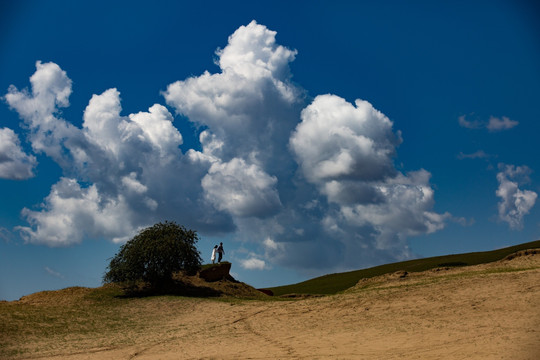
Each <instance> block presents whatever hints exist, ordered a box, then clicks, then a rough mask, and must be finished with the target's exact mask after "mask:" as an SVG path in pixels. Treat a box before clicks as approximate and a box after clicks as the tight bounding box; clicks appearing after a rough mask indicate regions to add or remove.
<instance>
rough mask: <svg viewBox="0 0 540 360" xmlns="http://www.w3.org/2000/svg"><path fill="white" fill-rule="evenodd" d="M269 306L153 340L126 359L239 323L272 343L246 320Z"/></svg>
mask: <svg viewBox="0 0 540 360" xmlns="http://www.w3.org/2000/svg"><path fill="white" fill-rule="evenodd" d="M268 310H269V308H265V309H262V310H258V311H255V312H252V313H249V314H246V315H243V316H241V317H239V318H237V319H235V320H233V321H227V322H225V323H221V324H217V325H212V326H210V327H209V328H203V329H200V330H196V331H190V332H186V333H183V334H182V335H176V336H172V337H170V338H167V339H164V340H160V341H157V342H153V343H151V344H148V345H146V346H141V347H140V348H139V349H138V350H136V351H135V352H134V353H132V354H130V355H129V356H128V357H127V358H126V359H127V360H133V359H137V358H139V357H141V356H144V355H146V354H148V353H149V352H152V350H153V349H156V348H158V347H162V346H166V345H167V344H172V343H175V342H176V341H178V340H179V339H182V338H189V337H194V336H196V335H201V334H207V333H211V332H212V331H213V330H215V329H219V328H228V327H231V326H232V325H234V324H241V325H243V326H244V327H245V328H246V331H247V332H248V333H251V334H253V335H255V336H256V337H259V338H262V339H264V340H265V341H266V342H269V343H272V344H274V343H273V342H272V341H271V339H268V337H265V336H264V335H262V334H260V333H258V332H256V331H255V330H253V328H252V327H251V326H250V325H249V324H248V320H249V319H250V318H252V317H254V316H256V315H259V314H261V313H264V312H266V311H268ZM275 345H276V346H278V347H280V348H285V349H286V350H287V351H289V350H290V352H294V350H293V349H292V348H291V349H288V348H287V347H286V346H285V345H283V344H277V343H276V344H275ZM272 358H274V356H272Z"/></svg>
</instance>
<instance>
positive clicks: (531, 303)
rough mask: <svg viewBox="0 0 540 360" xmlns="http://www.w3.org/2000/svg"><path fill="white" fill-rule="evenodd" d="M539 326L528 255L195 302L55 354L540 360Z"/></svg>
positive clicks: (535, 271)
mask: <svg viewBox="0 0 540 360" xmlns="http://www.w3.org/2000/svg"><path fill="white" fill-rule="evenodd" d="M539 325H540V255H534V256H533V255H528V256H520V257H517V258H515V259H512V260H505V261H501V262H498V263H494V264H489V265H481V266H474V267H467V268H459V269H447V270H445V269H442V270H440V271H428V272H424V273H419V274H409V275H408V276H406V277H404V278H400V277H399V274H398V275H393V276H385V277H380V278H376V279H371V280H369V281H364V282H361V283H359V284H358V285H357V286H356V287H355V288H353V289H350V290H349V291H347V292H346V293H345V294H340V295H336V296H328V297H320V298H308V299H303V300H296V301H238V302H230V303H227V302H222V301H198V300H193V301H192V302H190V303H189V306H185V307H184V308H183V309H181V310H176V311H175V312H174V314H173V315H171V316H170V317H168V318H167V320H166V321H163V322H162V323H160V324H159V325H156V326H152V327H149V328H146V329H144V331H139V332H137V333H134V334H133V338H134V342H133V343H134V344H135V345H130V346H118V347H112V348H100V345H99V344H97V343H96V344H92V343H91V342H90V343H89V346H88V351H84V352H83V353H77V354H70V355H59V356H53V357H48V358H50V359H69V360H80V359H137V360H143V359H512V360H520V359H523V360H524V359H530V360H536V359H540V326H539ZM124 335H125V334H124ZM62 353H63V354H67V353H69V348H68V347H67V348H65V349H64V350H63V351H62ZM34 358H35V357H34Z"/></svg>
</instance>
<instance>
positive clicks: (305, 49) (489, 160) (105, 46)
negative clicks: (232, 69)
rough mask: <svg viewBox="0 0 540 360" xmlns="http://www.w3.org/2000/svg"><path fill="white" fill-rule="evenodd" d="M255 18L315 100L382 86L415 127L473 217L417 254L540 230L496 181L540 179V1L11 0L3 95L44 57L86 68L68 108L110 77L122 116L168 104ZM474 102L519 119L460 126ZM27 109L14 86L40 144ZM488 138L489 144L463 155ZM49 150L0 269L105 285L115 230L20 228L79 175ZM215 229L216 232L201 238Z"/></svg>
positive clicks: (1, 187)
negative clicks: (63, 179)
mask: <svg viewBox="0 0 540 360" xmlns="http://www.w3.org/2000/svg"><path fill="white" fill-rule="evenodd" d="M252 20H256V21H257V23H259V24H262V25H265V26H266V27H267V28H268V29H271V30H274V31H276V32H277V36H276V41H277V43H278V44H280V45H283V46H285V47H287V48H289V49H296V50H297V51H298V53H297V55H296V59H295V61H293V62H292V63H291V64H290V69H291V73H292V81H293V82H294V83H295V84H297V85H298V86H299V87H301V88H303V89H304V90H305V92H306V96H307V98H308V101H307V103H309V102H310V101H309V99H313V98H315V97H316V96H317V95H321V94H328V93H331V94H336V95H338V96H340V97H342V98H344V99H346V100H347V101H348V102H351V103H354V100H355V99H359V98H360V99H364V100H367V101H369V102H370V103H371V104H372V105H373V106H374V107H375V108H376V109H378V110H380V111H381V112H382V113H384V114H385V115H386V116H388V118H390V120H392V121H393V122H394V125H393V128H394V130H395V131H398V130H399V131H401V134H402V137H403V143H402V144H401V145H400V146H399V147H398V148H397V156H396V159H395V164H396V168H397V169H398V170H400V171H402V172H404V173H406V172H409V171H413V170H418V169H426V170H427V171H429V172H430V173H431V176H432V177H431V184H432V186H433V189H434V191H435V205H434V210H435V211H436V212H439V213H444V212H449V213H451V214H452V215H453V216H455V217H461V218H463V219H466V221H467V222H470V224H469V225H467V226H463V225H460V224H457V223H449V224H448V225H447V226H446V228H445V229H443V230H440V231H438V232H435V233H433V234H428V235H424V236H419V237H413V238H411V239H409V244H410V247H411V249H412V251H413V252H414V253H415V254H417V256H432V255H440V254H446V253H456V252H467V251H481V250H490V249H494V248H497V247H503V246H509V245H513V244H516V243H520V242H526V241H532V240H536V239H538V238H540V228H539V226H540V211H539V210H538V209H537V208H538V204H537V205H536V206H535V207H533V208H532V210H531V212H530V213H529V214H528V215H527V216H525V218H524V224H525V226H524V228H523V229H522V230H519V231H516V230H511V229H508V226H507V225H505V224H504V223H501V222H500V221H498V220H497V203H498V201H499V200H498V198H497V197H496V196H495V190H496V189H497V186H498V183H497V178H496V174H497V172H498V168H497V166H498V164H499V163H504V164H513V165H516V166H521V165H526V166H527V167H529V168H530V169H531V170H532V173H531V175H530V178H531V182H530V183H529V184H526V185H525V188H527V189H530V190H531V191H535V192H537V193H539V192H540V177H539V175H538V174H539V173H540V159H539V156H538V155H539V151H538V149H537V146H538V145H537V141H536V138H537V137H538V134H539V132H540V131H539V130H540V125H539V124H540V105H539V104H540V103H539V100H540V21H539V20H540V6H538V4H537V2H535V1H502V0H500V1H452V2H437V1H409V2H404V1H378V2H371V1H272V2H250V1H228V2H223V1H221V2H220V1H210V2H195V1H156V2H140V1H0V90H1V91H0V95H1V96H3V95H5V94H6V92H7V89H8V87H9V86H10V85H12V84H13V85H15V86H16V87H17V88H18V89H23V88H26V87H28V86H29V82H28V78H29V77H30V76H31V75H32V74H33V73H34V71H35V63H36V61H38V60H41V61H43V62H54V63H56V64H58V65H59V66H60V67H61V68H62V69H63V70H64V71H65V72H66V73H67V75H68V77H69V78H70V79H72V81H73V93H72V95H71V97H70V106H69V107H67V108H65V109H62V117H63V118H65V119H69V121H70V122H72V123H73V124H74V125H76V126H78V127H80V126H81V124H82V115H83V112H84V109H85V108H86V106H87V105H88V101H89V100H90V98H91V97H92V95H93V94H101V93H102V92H103V91H105V90H107V89H109V88H117V89H118V90H119V91H120V93H121V99H122V115H127V114H131V113H137V112H139V111H146V110H147V109H148V108H149V107H150V106H152V105H153V104H155V103H159V104H163V105H165V100H164V97H163V95H162V94H161V92H162V91H165V90H166V88H167V86H168V85H169V84H171V83H173V82H174V81H177V80H184V79H186V78H189V77H196V76H199V75H201V74H202V73H203V72H204V71H209V72H210V73H217V72H219V71H220V69H219V67H218V66H217V65H216V64H215V63H214V61H215V60H216V58H217V55H216V53H215V52H216V49H218V48H223V47H225V46H226V45H227V38H228V37H229V36H230V35H231V34H233V33H234V32H235V30H236V29H238V28H239V27H240V26H242V25H247V24H249V23H250V22H251V21H252ZM169 111H170V112H171V113H172V114H174V109H173V108H170V107H169ZM460 116H466V118H467V120H470V121H473V120H478V121H484V122H485V121H488V120H489V118H490V117H491V116H494V117H498V118H501V117H508V118H510V119H512V120H513V121H517V122H519V125H518V126H516V127H515V128H512V129H509V130H506V131H499V132H489V131H487V130H485V129H467V128H464V127H462V126H460V125H459V122H458V119H459V117H460ZM182 119H183V117H182V116H179V115H177V116H175V122H174V125H175V126H176V127H177V128H178V130H179V131H180V132H181V133H182V136H183V139H184V143H183V144H182V146H181V149H182V150H183V152H186V151H187V150H189V149H196V150H200V148H201V147H200V144H199V141H198V138H197V137H198V134H199V133H200V131H201V130H202V129H200V128H199V129H198V128H196V127H195V126H194V125H192V124H191V123H189V122H188V121H182ZM184 120H185V119H184ZM20 122H21V121H20V119H19V117H18V115H17V113H16V112H15V111H12V110H10V109H9V106H8V105H7V104H6V102H5V101H2V103H1V104H0V128H3V127H8V128H11V129H13V130H14V131H15V132H16V133H17V134H19V137H20V139H21V141H22V146H23V148H24V149H25V150H26V151H30V145H29V144H28V143H27V142H25V132H24V130H23V128H21V127H20V126H19V124H20ZM479 150H482V151H483V152H485V153H486V154H488V156H487V157H486V158H483V159H460V157H459V155H460V153H461V154H473V153H475V152H477V151H479ZM37 159H38V162H39V165H38V166H37V168H36V169H35V174H36V176H35V177H33V178H31V179H28V180H7V179H0V198H1V199H2V200H1V204H0V229H6V230H7V231H9V239H8V240H4V241H2V239H0V263H1V265H0V273H2V274H6V273H7V271H9V272H10V273H12V274H13V273H17V274H18V275H16V276H15V279H9V280H8V279H7V278H6V277H5V275H2V278H0V298H7V299H14V298H18V297H20V296H21V295H23V294H27V293H29V292H33V291H38V290H41V289H48V288H59V287H64V286H69V285H86V286H98V285H99V281H100V277H101V274H102V271H103V268H104V264H106V259H107V257H110V256H112V255H114V253H115V251H116V249H117V248H118V245H117V244H113V243H110V242H109V241H108V240H107V239H96V240H88V241H85V242H83V244H80V245H73V246H72V247H69V248H48V247H46V246H43V245H32V244H24V243H23V242H22V240H21V239H19V238H18V237H17V235H16V232H15V231H12V229H13V228H14V227H16V226H19V225H24V224H25V221H24V219H23V218H22V217H21V215H20V211H21V210H22V209H23V208H24V207H27V208H32V209H36V208H39V206H40V204H41V203H42V201H43V199H44V198H45V197H46V196H47V195H48V194H49V192H50V189H51V186H52V185H53V184H55V183H56V182H57V181H58V178H59V177H60V176H63V175H64V176H65V175H68V174H62V170H61V168H60V167H59V166H58V165H57V164H56V163H54V162H53V161H52V160H51V159H49V158H47V157H45V156H43V155H37ZM472 219H474V221H472ZM230 236H231V237H224V239H226V240H227V241H229V242H228V245H229V247H230V249H231V250H232V252H233V253H234V251H235V250H236V251H238V252H240V251H241V249H243V248H244V247H245V248H249V247H250V246H252V245H249V244H242V243H237V242H234V236H232V235H230ZM214 240H215V239H214V238H210V239H206V238H205V237H204V236H203V240H202V243H201V250H204V251H206V248H204V247H205V246H206V247H208V246H209V245H211V243H212V242H213V241H214ZM207 245H208V246H207ZM254 251H255V250H254ZM77 259H78V260H77ZM82 259H84V260H82ZM17 263H19V264H21V265H16V264H17ZM361 267H362V264H358V268H361ZM23 268H24V269H25V270H22V269H23ZM45 268H47V269H53V270H54V272H56V274H57V275H60V276H55V275H51V274H52V273H51V272H48V271H45V272H44V271H43V269H45ZM236 271H237V276H238V277H239V278H240V280H242V281H246V282H248V283H251V284H254V285H256V286H267V285H278V284H283V283H289V282H294V281H299V280H301V279H304V278H306V276H307V275H306V274H303V273H302V272H301V271H293V270H290V269H287V268H283V267H280V266H278V265H275V266H274V267H273V269H272V270H269V271H266V272H255V273H254V272H253V271H251V272H250V271H245V270H241V269H237V270H236ZM70 272H73V273H74V274H78V276H70V275H67V274H68V273H70ZM23 283H26V284H28V285H27V286H23V285H21V284H23Z"/></svg>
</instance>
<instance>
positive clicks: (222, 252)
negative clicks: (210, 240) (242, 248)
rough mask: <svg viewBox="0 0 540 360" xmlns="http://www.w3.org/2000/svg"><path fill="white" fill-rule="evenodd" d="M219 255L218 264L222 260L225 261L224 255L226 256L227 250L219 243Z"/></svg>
mask: <svg viewBox="0 0 540 360" xmlns="http://www.w3.org/2000/svg"><path fill="white" fill-rule="evenodd" d="M217 253H218V261H217V262H218V264H219V263H220V262H221V259H223V254H225V250H223V243H219V246H218V248H217Z"/></svg>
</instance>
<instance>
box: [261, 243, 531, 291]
mask: <svg viewBox="0 0 540 360" xmlns="http://www.w3.org/2000/svg"><path fill="white" fill-rule="evenodd" d="M535 248H540V240H538V241H533V242H529V243H525V244H520V245H516V246H511V247H507V248H504V249H498V250H493V251H484V252H473V253H466V254H457V255H446V256H437V257H431V258H424V259H416V260H409V261H403V262H398V263H393V264H386V265H380V266H376V267H372V268H369V269H363V270H356V271H349V272H344V273H338V274H329V275H324V276H321V277H317V278H314V279H311V280H307V281H303V282H300V283H298V284H292V285H285V286H278V287H273V288H269V289H270V290H272V292H273V293H274V295H276V296H279V295H284V294H336V293H338V292H340V291H343V290H346V289H348V288H350V287H351V286H354V285H356V283H357V282H358V281H359V280H361V279H364V278H371V277H374V276H379V275H384V274H388V273H393V272H396V271H399V270H405V271H408V272H418V271H425V270H429V269H434V268H437V267H450V266H467V265H478V264H485V263H490V262H493V261H498V260H501V259H503V258H505V257H506V256H507V255H510V254H512V253H515V252H516V251H520V250H525V249H535Z"/></svg>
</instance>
